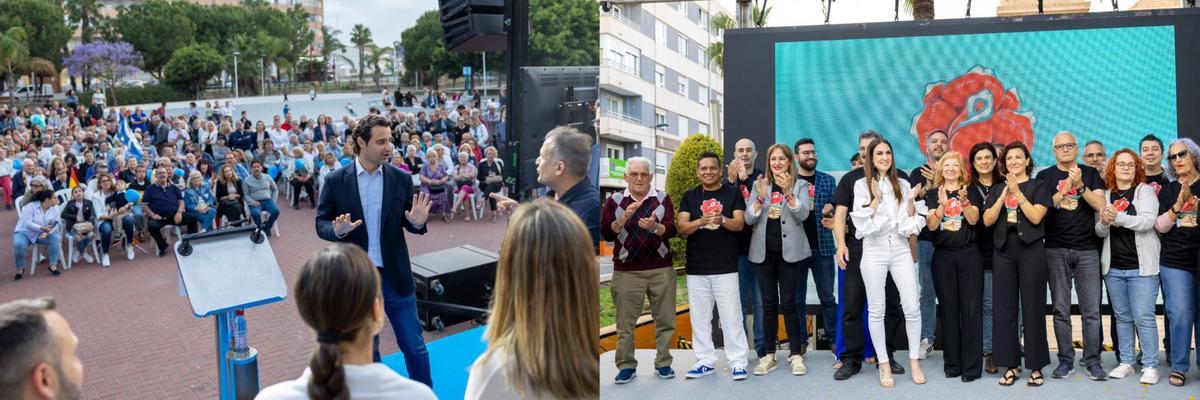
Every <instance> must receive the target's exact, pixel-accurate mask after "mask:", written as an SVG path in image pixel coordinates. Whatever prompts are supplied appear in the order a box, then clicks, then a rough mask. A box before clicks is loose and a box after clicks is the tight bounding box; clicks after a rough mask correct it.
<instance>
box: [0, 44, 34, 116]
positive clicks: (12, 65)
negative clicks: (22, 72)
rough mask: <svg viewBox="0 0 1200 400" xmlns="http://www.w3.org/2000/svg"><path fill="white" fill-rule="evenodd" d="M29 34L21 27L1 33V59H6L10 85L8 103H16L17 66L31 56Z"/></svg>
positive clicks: (5, 69)
mask: <svg viewBox="0 0 1200 400" xmlns="http://www.w3.org/2000/svg"><path fill="white" fill-rule="evenodd" d="M28 40H29V36H28V35H27V34H26V33H25V29H22V28H21V27H16V26H14V27H12V28H8V31H5V32H4V33H0V59H2V60H4V73H5V77H6V79H5V86H7V87H8V104H10V105H14V106H15V105H16V104H17V103H16V101H17V99H16V91H17V88H16V85H17V80H16V78H17V70H16V67H18V66H21V65H22V64H24V62H25V60H26V59H27V58H29V47H28Z"/></svg>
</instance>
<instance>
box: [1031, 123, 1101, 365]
mask: <svg viewBox="0 0 1200 400" xmlns="http://www.w3.org/2000/svg"><path fill="white" fill-rule="evenodd" d="M1054 159H1055V161H1056V163H1055V165H1054V166H1053V167H1050V168H1046V169H1044V170H1042V171H1041V172H1039V173H1038V175H1037V179H1039V180H1042V183H1043V185H1047V186H1046V187H1051V188H1055V191H1054V197H1053V202H1052V205H1053V207H1051V209H1050V212H1049V215H1047V216H1046V220H1045V221H1046V259H1047V260H1046V267H1047V275H1048V278H1049V282H1050V299H1051V302H1052V303H1053V304H1054V337H1055V339H1056V340H1057V342H1058V362H1059V363H1058V367H1057V368H1055V369H1054V372H1053V373H1051V374H1050V377H1051V378H1055V379H1063V378H1066V377H1069V376H1071V374H1072V373H1073V372H1074V369H1075V347H1074V346H1072V331H1071V288H1072V283H1073V284H1074V288H1075V292H1076V294H1077V295H1078V296H1079V311H1080V317H1081V319H1082V320H1083V359H1082V362H1083V365H1084V367H1085V368H1086V369H1087V370H1086V371H1084V372H1085V373H1084V375H1086V376H1087V377H1088V378H1090V379H1092V380H1097V381H1102V380H1105V379H1106V378H1105V377H1106V374H1105V373H1104V369H1103V368H1102V367H1101V366H1100V281H1101V274H1100V252H1099V251H1098V249H1097V248H1098V246H1097V243H1098V241H1097V239H1096V233H1095V229H1094V226H1095V224H1096V210H1102V209H1104V205H1105V201H1104V181H1103V179H1101V177H1100V173H1099V172H1097V171H1096V169H1095V168H1092V167H1090V166H1087V165H1083V164H1079V163H1078V162H1076V160H1078V159H1079V145H1078V143H1077V142H1076V141H1075V135H1074V134H1072V133H1070V132H1067V131H1062V132H1059V133H1058V134H1057V135H1055V136H1054ZM1026 312H1029V310H1026Z"/></svg>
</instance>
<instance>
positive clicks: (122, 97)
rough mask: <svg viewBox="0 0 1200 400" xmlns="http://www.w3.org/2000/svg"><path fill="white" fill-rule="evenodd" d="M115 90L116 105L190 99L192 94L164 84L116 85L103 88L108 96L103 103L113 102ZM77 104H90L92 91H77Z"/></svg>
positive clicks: (111, 103) (109, 103)
mask: <svg viewBox="0 0 1200 400" xmlns="http://www.w3.org/2000/svg"><path fill="white" fill-rule="evenodd" d="M114 91H115V92H116V93H115V94H116V97H117V101H119V103H117V104H116V105H118V106H120V105H126V104H146V103H151V104H158V103H161V102H164V101H184V100H191V99H192V96H190V95H188V94H187V93H184V92H181V91H179V90H176V89H174V88H171V87H169V86H166V85H146V86H143V87H118V88H115V89H113V88H109V89H105V90H104V93H105V94H107V95H108V96H107V97H108V98H106V99H104V100H105V101H104V104H107V105H110V106H111V105H114V104H113V95H114ZM79 104H92V92H90V91H89V92H79Z"/></svg>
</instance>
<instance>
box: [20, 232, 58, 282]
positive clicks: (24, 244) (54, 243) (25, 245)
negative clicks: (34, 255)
mask: <svg viewBox="0 0 1200 400" xmlns="http://www.w3.org/2000/svg"><path fill="white" fill-rule="evenodd" d="M12 238H13V258H14V259H15V261H16V266H17V272H24V271H25V256H26V255H28V253H26V250H29V246H31V245H33V244H34V243H37V244H40V245H44V246H46V247H47V248H48V250H49V251H48V253H50V254H49V255H48V256H49V257H50V266H51V267H53V266H54V265H56V264H58V254H59V253H62V238H61V237H59V236H58V232H52V233H50V234H49V235H46V237H45V238H42V239H37V240H36V241H32V240H29V237H27V236H25V234H23V233H20V232H14V233H13V236H12ZM33 267H34V268H37V266H36V265H34V266H33Z"/></svg>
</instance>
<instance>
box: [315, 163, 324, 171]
mask: <svg viewBox="0 0 1200 400" xmlns="http://www.w3.org/2000/svg"><path fill="white" fill-rule="evenodd" d="M324 166H325V163H324V162H321V161H317V162H316V168H317V169H321V168H322V167H324Z"/></svg>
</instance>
